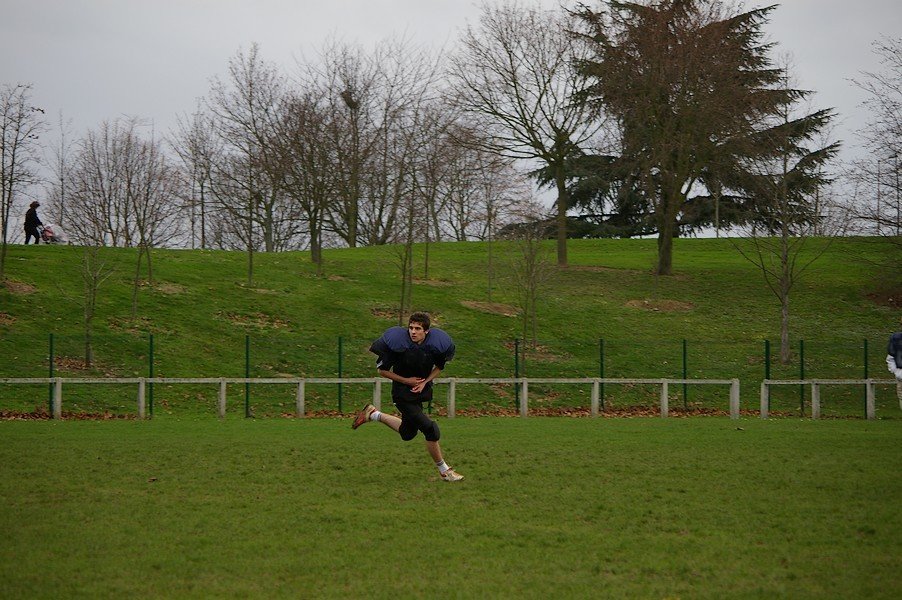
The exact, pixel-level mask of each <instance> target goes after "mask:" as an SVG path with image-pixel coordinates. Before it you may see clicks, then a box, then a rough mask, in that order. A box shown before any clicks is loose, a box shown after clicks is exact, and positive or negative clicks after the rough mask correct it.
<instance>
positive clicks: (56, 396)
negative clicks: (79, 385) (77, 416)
mask: <svg viewBox="0 0 902 600" xmlns="http://www.w3.org/2000/svg"><path fill="white" fill-rule="evenodd" d="M51 412H52V414H53V418H54V419H62V418H63V378H62V377H57V378H56V381H55V382H54V384H53V410H52V411H51Z"/></svg>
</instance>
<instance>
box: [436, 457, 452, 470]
mask: <svg viewBox="0 0 902 600" xmlns="http://www.w3.org/2000/svg"><path fill="white" fill-rule="evenodd" d="M435 466H436V467H438V471H439V473H444V472H445V471H450V470H451V467H449V466H448V464H447V463H446V462H445V461H444V460H441V461H439V462H437V463H435Z"/></svg>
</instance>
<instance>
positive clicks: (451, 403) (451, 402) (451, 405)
mask: <svg viewBox="0 0 902 600" xmlns="http://www.w3.org/2000/svg"><path fill="white" fill-rule="evenodd" d="M456 405H457V380H456V379H454V378H452V379H451V381H449V382H448V418H449V419H453V418H454V415H455V413H456V411H457V408H456Z"/></svg>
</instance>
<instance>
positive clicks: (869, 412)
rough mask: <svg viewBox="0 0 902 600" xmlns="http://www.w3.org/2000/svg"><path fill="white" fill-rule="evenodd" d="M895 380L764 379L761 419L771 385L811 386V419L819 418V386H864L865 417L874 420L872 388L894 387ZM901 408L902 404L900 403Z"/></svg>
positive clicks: (768, 398) (765, 413)
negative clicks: (880, 386) (879, 386)
mask: <svg viewBox="0 0 902 600" xmlns="http://www.w3.org/2000/svg"><path fill="white" fill-rule="evenodd" d="M895 384H896V380H895V379H765V380H764V381H762V382H761V418H762V419H766V418H767V417H768V413H769V411H770V388H771V386H773V385H810V386H811V418H812V419H820V418H821V386H824V385H864V386H865V411H864V412H865V416H866V417H867V418H868V419H875V418H876V407H875V402H874V387H875V386H877V385H895ZM900 408H902V403H900Z"/></svg>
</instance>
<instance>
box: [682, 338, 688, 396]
mask: <svg viewBox="0 0 902 600" xmlns="http://www.w3.org/2000/svg"><path fill="white" fill-rule="evenodd" d="M688 378H689V369H688V368H687V360H686V340H685V339H684V340H683V379H688ZM683 408H684V409H686V410H689V386H688V385H687V384H686V383H683Z"/></svg>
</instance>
